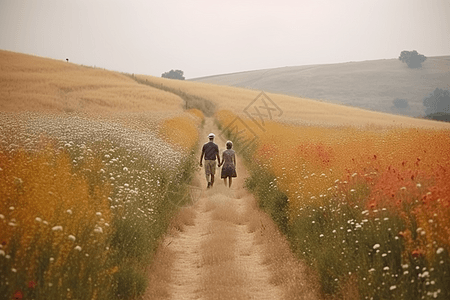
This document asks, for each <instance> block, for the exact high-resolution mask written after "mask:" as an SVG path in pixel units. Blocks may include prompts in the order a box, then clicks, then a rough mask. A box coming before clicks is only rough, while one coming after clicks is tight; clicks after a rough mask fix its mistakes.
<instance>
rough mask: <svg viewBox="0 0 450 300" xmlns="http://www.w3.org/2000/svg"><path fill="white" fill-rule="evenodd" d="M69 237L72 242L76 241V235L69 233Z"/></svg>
mask: <svg viewBox="0 0 450 300" xmlns="http://www.w3.org/2000/svg"><path fill="white" fill-rule="evenodd" d="M68 238H69V240H71V241H72V242H75V240H76V238H75V236H73V235H71V234H69V236H68Z"/></svg>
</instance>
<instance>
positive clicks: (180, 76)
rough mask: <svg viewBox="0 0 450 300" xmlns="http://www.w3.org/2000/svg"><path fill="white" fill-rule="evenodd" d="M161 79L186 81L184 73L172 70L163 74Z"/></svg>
mask: <svg viewBox="0 0 450 300" xmlns="http://www.w3.org/2000/svg"><path fill="white" fill-rule="evenodd" d="M161 77H163V78H170V79H179V80H184V76H183V71H181V70H170V71H169V72H165V73H163V74H162V75H161Z"/></svg>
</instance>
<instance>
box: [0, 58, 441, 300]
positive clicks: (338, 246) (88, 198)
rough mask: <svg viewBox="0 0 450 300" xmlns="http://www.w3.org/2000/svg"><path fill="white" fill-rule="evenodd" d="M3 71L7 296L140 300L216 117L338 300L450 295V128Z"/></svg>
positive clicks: (43, 63) (1, 170)
mask: <svg viewBox="0 0 450 300" xmlns="http://www.w3.org/2000/svg"><path fill="white" fill-rule="evenodd" d="M0 62H1V68H0V199H1V202H0V243H1V244H0V295H1V297H2V298H5V299H10V298H13V299H21V298H24V299H27V298H34V299H135V298H139V297H140V296H141V295H142V294H143V293H144V291H145V289H146V284H147V274H146V272H147V270H148V266H149V265H151V264H152V260H153V259H154V255H155V250H156V248H157V247H158V245H159V242H160V239H161V237H162V235H163V234H164V233H165V232H166V230H167V228H168V226H169V223H170V222H171V220H172V218H173V216H174V215H175V214H176V213H177V211H178V210H179V207H178V206H177V205H173V204H172V203H177V204H180V203H179V200H180V201H181V200H183V199H185V198H184V197H183V195H184V194H185V193H186V189H187V184H188V183H189V182H190V180H191V179H192V174H193V173H194V165H195V162H196V158H195V157H194V152H193V150H194V149H196V146H197V143H198V140H199V137H198V128H199V127H201V126H202V124H203V121H204V115H212V114H213V113H214V112H215V114H214V118H215V120H216V122H217V124H218V125H219V126H220V128H222V130H224V132H223V133H224V134H225V135H227V138H229V139H231V140H233V141H234V142H235V147H236V149H237V150H238V159H239V160H240V159H243V160H245V162H246V165H247V168H248V171H249V174H250V176H249V177H248V179H247V181H246V187H247V188H248V189H249V190H250V191H252V192H253V193H254V194H255V195H256V196H257V198H258V205H259V207H260V208H262V210H264V211H265V212H266V213H267V214H268V215H269V216H270V217H271V218H272V219H273V220H274V222H275V223H276V224H277V225H278V229H279V230H280V231H281V232H282V233H283V234H284V235H285V236H286V237H287V238H288V240H289V243H290V247H291V249H292V251H293V252H294V253H295V255H296V257H297V258H298V259H300V260H304V261H306V262H307V263H308V264H309V265H310V266H311V268H312V269H313V270H315V272H316V274H315V275H314V276H316V277H317V278H319V280H320V283H321V290H322V293H323V295H324V297H325V298H327V297H329V298H338V299H339V298H341V299H387V298H395V299H408V298H410V299H448V298H450V289H449V286H450V285H449V282H450V258H449V251H450V240H449V236H450V235H449V234H450V228H449V226H450V225H449V222H448V220H449V217H450V210H449V207H450V204H449V201H450V199H449V195H450V185H449V182H450V175H449V167H450V151H449V149H450V125H449V124H446V123H442V122H435V121H430V120H423V119H413V118H407V117H401V116H395V115H389V114H383V113H379V112H372V111H365V110H362V109H358V108H353V107H347V106H339V105H335V104H328V103H323V102H318V101H314V100H311V99H306V98H296V97H291V96H286V95H278V94H272V93H267V94H266V95H267V96H268V97H269V98H270V101H273V103H276V105H278V107H279V108H280V109H281V113H280V114H274V115H273V116H271V118H267V115H265V116H263V115H261V114H260V115H255V111H254V110H252V109H255V106H252V105H251V103H252V101H253V100H254V99H255V97H257V96H258V94H259V92H257V91H253V90H245V89H240V88H233V87H225V86H218V85H212V84H204V83H199V82H186V81H176V80H168V79H163V78H155V77H151V76H144V75H127V74H120V73H116V72H110V71H106V70H101V69H96V68H89V67H84V66H78V65H74V64H71V63H67V62H64V61H55V60H50V59H45V58H39V57H33V56H27V55H22V54H15V53H11V52H7V51H0ZM199 109H200V110H199ZM246 110H247V114H246V113H244V111H246ZM248 113H250V116H253V117H255V118H254V119H253V120H250V119H248V117H249V114H248ZM236 117H239V118H241V120H243V122H244V123H245V124H247V125H248V128H250V129H251V130H252V131H246V132H244V135H243V136H242V135H241V136H236V135H235V132H233V131H227V130H225V129H226V128H228V125H229V124H231V123H232V122H233V120H235V119H236ZM263 117H265V118H266V119H264V120H263ZM255 120H256V123H255ZM258 122H259V123H258ZM251 132H253V133H254V134H255V135H256V140H255V143H253V144H251V145H250V146H248V144H246V140H249V139H254V138H255V135H251V134H250V133H251ZM197 158H198V157H197ZM174 197H180V199H179V200H178V199H174ZM181 204H182V203H181ZM256 223H257V222H256ZM255 226H256V225H255ZM281 281H282V280H281Z"/></svg>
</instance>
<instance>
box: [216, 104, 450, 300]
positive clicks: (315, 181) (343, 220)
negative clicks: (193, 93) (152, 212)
mask: <svg viewBox="0 0 450 300" xmlns="http://www.w3.org/2000/svg"><path fill="white" fill-rule="evenodd" d="M217 117H218V120H219V122H220V123H221V124H225V125H226V124H229V123H230V122H231V121H232V120H233V119H234V117H235V115H234V114H232V113H231V112H229V111H221V112H219V113H218V114H217ZM245 121H246V122H247V124H249V125H250V127H254V130H256V126H255V125H254V124H253V125H252V124H251V123H252V122H251V121H250V120H245ZM264 129H265V132H264V133H260V134H259V136H258V141H257V143H256V144H255V146H254V147H253V149H247V150H248V151H244V152H243V154H244V156H246V157H247V159H248V161H249V162H251V163H250V164H249V168H250V170H251V173H252V175H251V177H250V179H249V180H248V181H247V187H248V188H249V189H250V190H251V191H253V192H254V193H256V194H257V195H258V198H259V205H260V206H261V207H262V208H263V209H264V210H265V211H266V212H268V213H269V214H270V215H271V216H272V218H273V219H274V220H275V221H276V222H277V224H278V225H279V227H280V229H281V230H282V231H283V232H284V233H285V234H286V235H287V236H288V237H289V240H290V242H291V246H292V248H293V249H294V251H295V252H296V253H297V255H298V256H299V257H300V258H302V259H305V260H307V261H309V263H310V265H311V266H312V267H313V268H314V269H316V270H317V271H318V272H319V276H320V279H321V282H322V290H323V291H324V292H325V293H327V294H334V295H339V297H344V298H345V297H349V294H350V292H349V291H350V290H349V287H350V286H352V287H353V289H351V290H352V292H351V294H353V297H356V298H357V299H385V298H388V297H393V298H395V299H409V298H413V299H420V298H422V297H423V298H426V297H428V298H438V299H447V298H448V297H449V295H450V290H449V289H448V286H449V281H448V278H449V275H450V269H449V265H450V259H449V255H448V253H449V251H450V248H449V245H450V243H449V236H450V229H449V228H450V224H449V222H448V220H449V219H450V210H449V209H448V208H449V201H450V198H449V195H450V193H449V188H450V185H449V183H450V180H449V172H448V170H449V169H450V150H449V149H450V131H449V130H442V129H440V130H438V129H424V128H414V129H413V128H398V127H392V128H391V127H388V128H385V127H381V126H376V127H375V126H371V127H364V128H355V127H332V128H329V127H318V126H288V125H285V124H280V123H275V122H266V124H265V127H264ZM230 134H232V133H230ZM230 138H232V139H235V138H236V136H230ZM248 138H251V136H249V137H248ZM374 287H375V289H374ZM423 298H422V299H423Z"/></svg>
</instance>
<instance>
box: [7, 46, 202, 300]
mask: <svg viewBox="0 0 450 300" xmlns="http://www.w3.org/2000/svg"><path fill="white" fill-rule="evenodd" d="M0 56H1V60H0V61H1V64H2V68H1V71H0V77H1V78H2V80H1V89H0V91H1V96H0V99H1V100H0V108H1V111H0V199H1V202H0V243H1V244H0V298H2V299H136V298H138V297H139V296H140V295H142V294H143V293H144V292H145V289H146V287H147V277H148V274H147V271H148V266H149V265H151V263H152V261H153V256H154V254H155V251H156V249H157V247H158V245H159V242H160V239H161V237H162V235H163V234H164V233H165V232H166V230H167V227H168V226H169V223H170V222H171V220H172V218H173V216H174V215H175V214H176V213H177V211H178V209H179V206H177V205H174V204H172V203H177V204H182V203H181V202H182V201H185V198H184V197H183V195H184V194H185V193H186V188H187V187H186V184H188V183H189V182H190V180H191V177H192V170H193V149H195V148H196V145H197V141H198V127H199V126H200V125H201V123H202V120H203V114H202V112H200V111H198V110H189V111H184V110H183V108H182V102H183V100H182V99H181V98H179V97H178V96H176V95H174V94H172V93H168V92H165V91H161V90H159V89H156V88H152V87H149V86H145V85H140V84H138V83H136V81H134V80H133V79H130V78H129V76H126V75H123V74H118V73H114V72H110V71H105V70H98V69H94V68H87V67H83V66H77V65H72V64H69V63H65V62H61V61H54V60H49V59H45V58H39V57H32V56H27V55H21V54H15V53H10V52H6V51H1V52H0ZM176 197H179V198H180V199H175V198H176Z"/></svg>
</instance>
